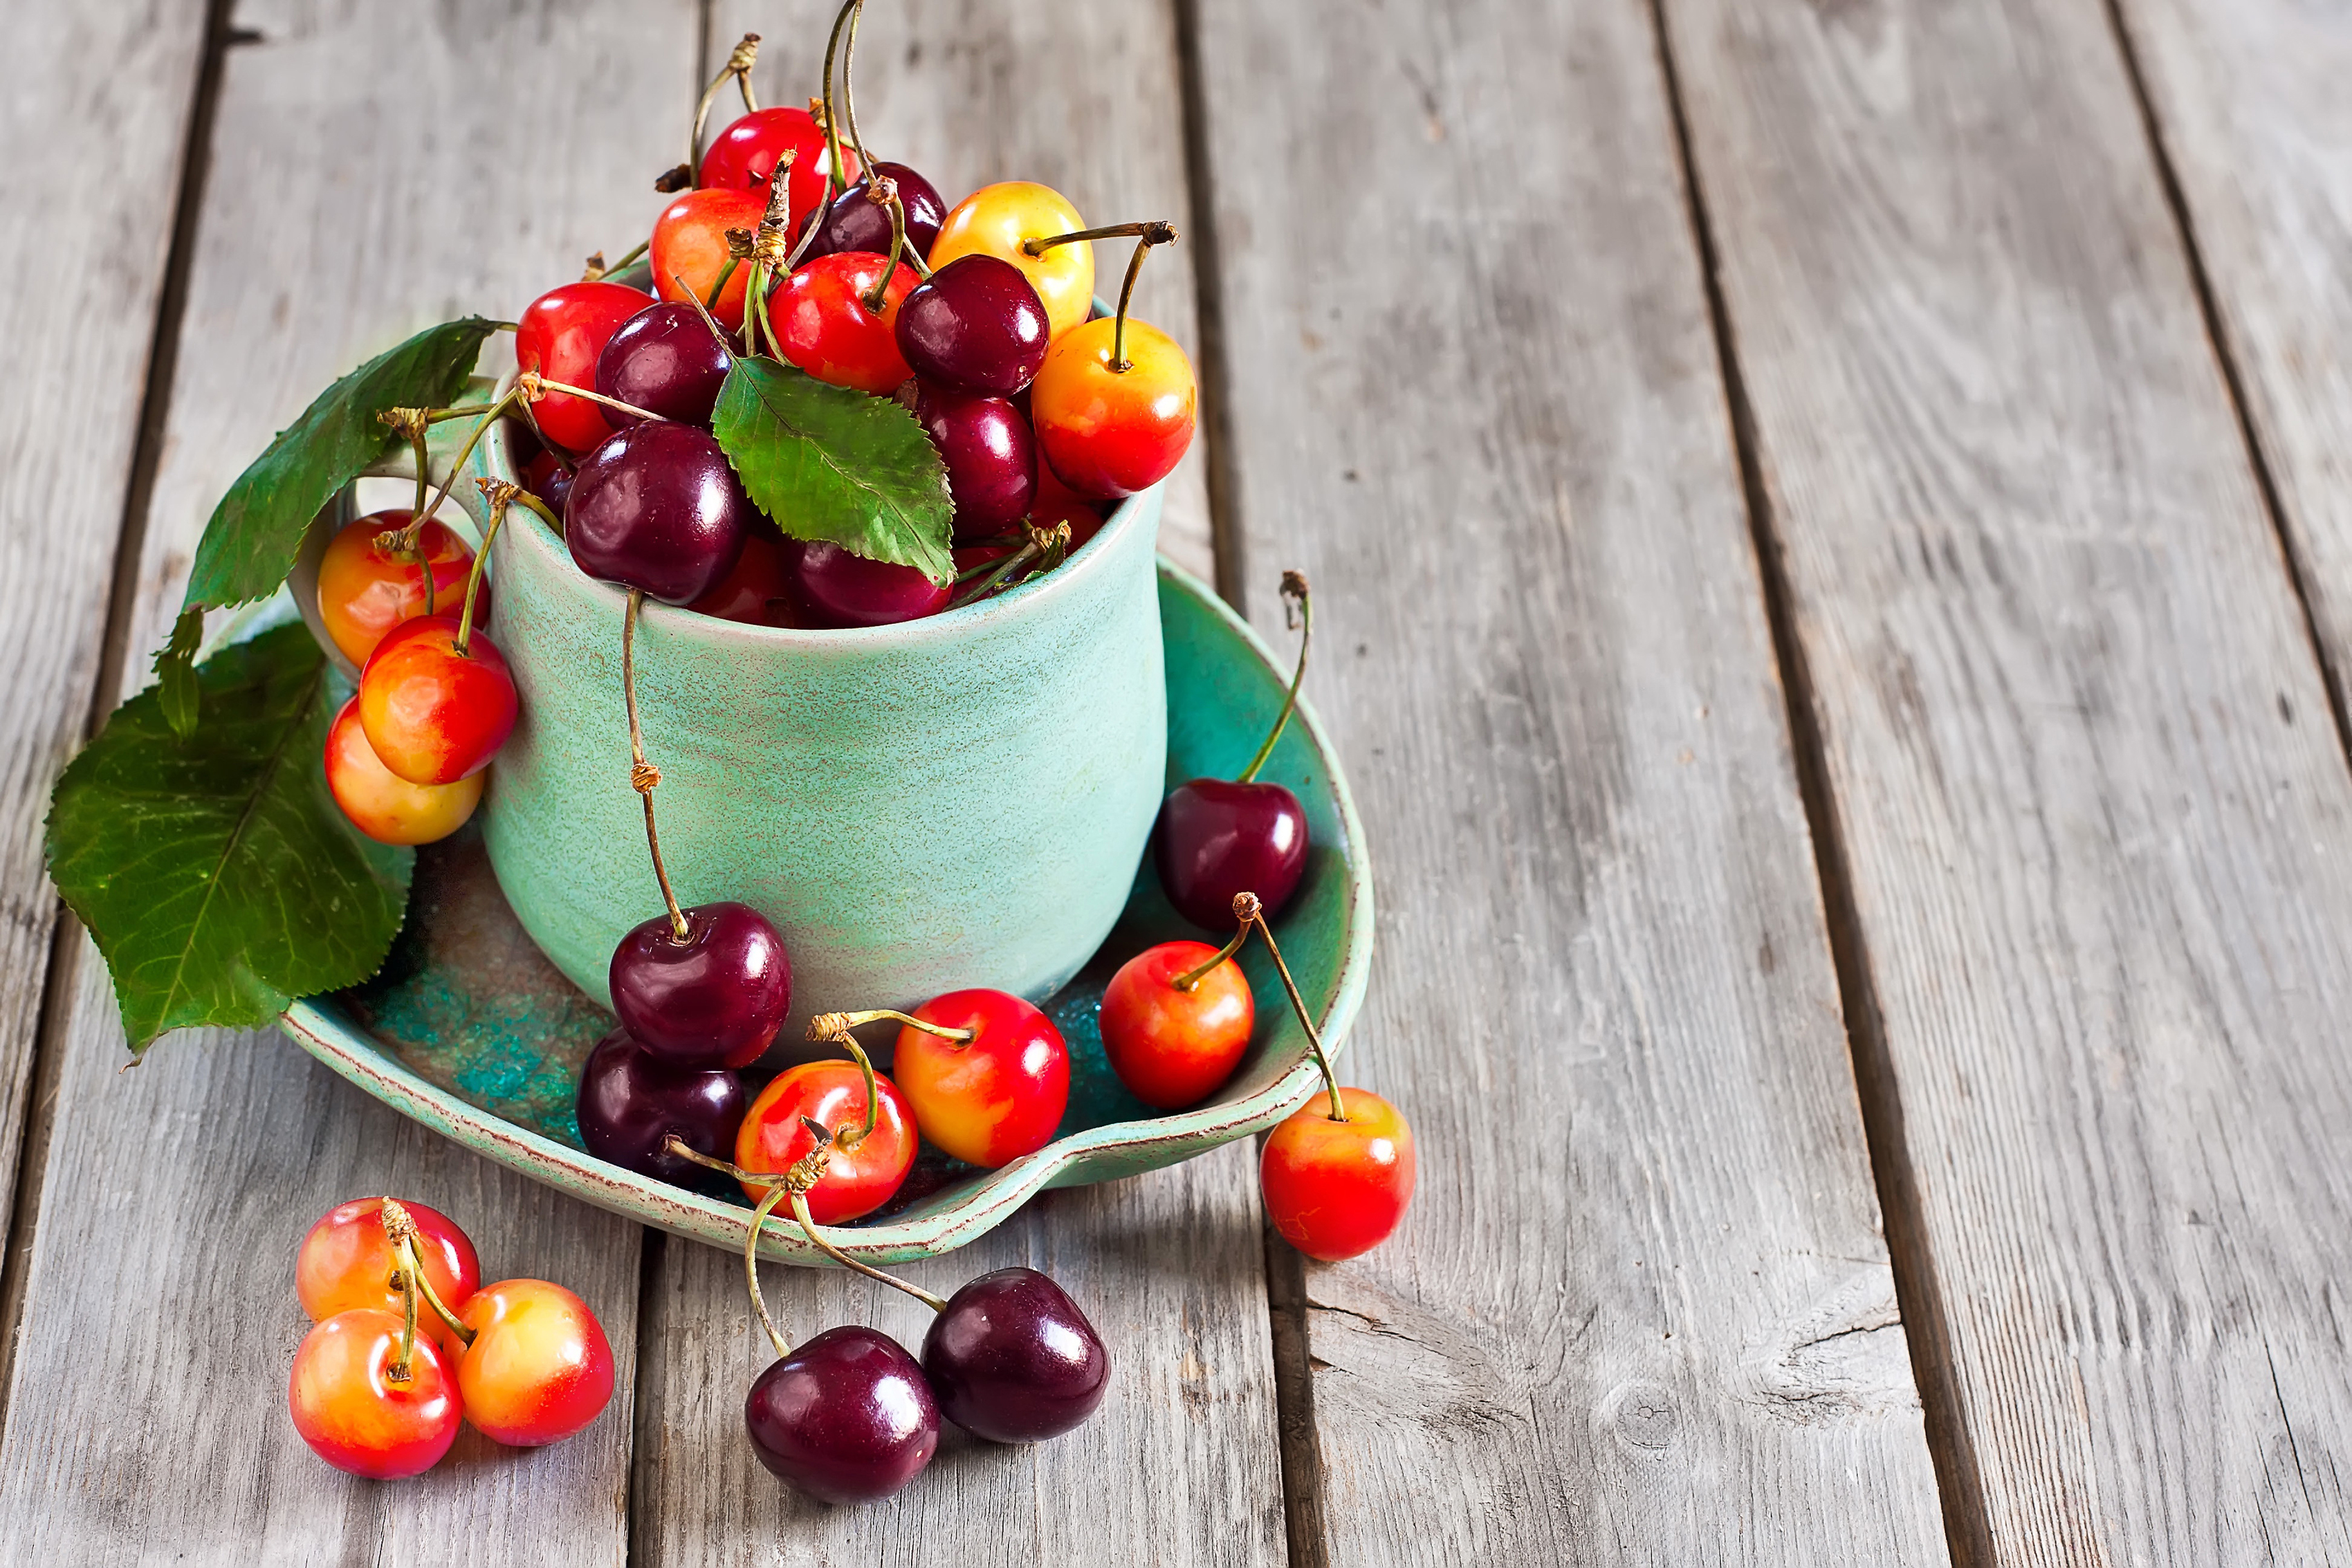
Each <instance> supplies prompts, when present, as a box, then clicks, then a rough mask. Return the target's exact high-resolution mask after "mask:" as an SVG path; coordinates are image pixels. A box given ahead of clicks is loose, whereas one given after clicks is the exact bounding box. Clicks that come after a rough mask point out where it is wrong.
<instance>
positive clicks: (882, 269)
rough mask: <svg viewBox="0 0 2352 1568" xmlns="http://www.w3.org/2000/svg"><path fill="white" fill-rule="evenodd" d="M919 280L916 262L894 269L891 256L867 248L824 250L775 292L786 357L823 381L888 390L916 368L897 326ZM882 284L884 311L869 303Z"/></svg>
mask: <svg viewBox="0 0 2352 1568" xmlns="http://www.w3.org/2000/svg"><path fill="white" fill-rule="evenodd" d="M886 275H887V281H885V277H886ZM916 281H917V279H916V277H915V273H914V269H913V268H911V267H898V268H896V269H893V268H892V267H891V266H890V263H889V261H888V259H887V258H886V257H884V256H875V255H870V254H868V253H866V252H864V251H843V252H840V253H838V254H836V255H833V256H818V257H817V258H816V259H814V261H810V262H806V263H804V264H803V265H802V266H801V267H799V268H798V269H797V270H795V271H793V273H791V274H790V275H789V276H787V277H785V278H784V280H783V282H782V284H781V285H780V286H779V287H777V288H776V290H775V291H774V292H773V293H772V294H771V295H769V297H768V325H769V328H770V329H771V330H772V331H773V332H774V334H775V338H776V346H777V347H778V348H779V349H781V350H783V355H784V358H786V359H788V360H790V361H792V362H793V363H794V364H796V365H798V366H799V367H800V368H801V369H802V370H804V371H807V372H808V373H809V374H811V375H813V376H814V377H815V378H816V379H817V380H819V381H821V382H830V383H832V384H833V385H835V386H837V387H850V388H853V389H855V390H856V391H858V392H871V393H873V394H874V395H876V396H877V397H882V396H887V395H888V394H889V393H890V392H896V391H897V390H898V383H899V382H903V381H905V380H906V379H907V378H908V376H909V375H911V374H913V373H914V372H912V371H909V370H908V368H907V361H906V360H905V359H904V358H902V357H901V356H900V355H899V352H898V338H897V336H896V334H895V332H894V330H893V329H894V328H895V326H896V325H897V322H898V306H899V302H900V301H902V300H904V299H905V298H907V296H908V294H909V293H910V292H912V291H913V289H914V287H915V285H916ZM877 286H879V287H881V288H882V291H883V292H882V306H881V308H880V309H879V310H877V309H875V308H873V306H872V304H871V303H870V301H871V299H872V297H873V294H874V290H875V288H876V287H877Z"/></svg>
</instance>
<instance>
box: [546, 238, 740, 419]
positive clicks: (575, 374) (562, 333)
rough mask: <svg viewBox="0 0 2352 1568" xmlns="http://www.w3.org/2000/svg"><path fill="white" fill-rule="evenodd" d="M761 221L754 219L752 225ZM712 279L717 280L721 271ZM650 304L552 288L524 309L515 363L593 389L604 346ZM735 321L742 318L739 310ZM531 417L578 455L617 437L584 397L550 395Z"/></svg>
mask: <svg viewBox="0 0 2352 1568" xmlns="http://www.w3.org/2000/svg"><path fill="white" fill-rule="evenodd" d="M758 216H759V215H758V214H756V213H755V214H752V221H753V222H755V223H756V222H757V221H758ZM724 243H725V242H724V241H723V240H722V241H721V247H722V252H723V247H724ZM711 276H712V277H717V276H718V269H717V268H716V267H714V268H712V269H711ZM650 303H651V301H650V300H649V299H647V298H646V295H645V294H644V292H643V291H641V290H639V289H635V288H629V287H624V286H623V285H621V284H618V283H607V282H604V281H603V280H602V279H591V280H587V281H583V282H580V283H566V284H563V285H562V286H561V287H555V288H551V289H549V290H548V291H547V292H546V293H544V294H542V295H541V296H540V297H539V298H536V299H534V300H532V301H531V302H530V305H528V306H527V307H525V308H524V309H523V313H522V316H521V319H520V320H519V321H518V322H517V323H516V326H515V363H516V364H517V365H518V366H520V368H521V369H523V370H526V371H538V372H539V373H540V374H541V375H542V376H545V377H546V378H547V379H548V380H550V381H552V382H565V383H567V384H569V385H572V386H592V385H593V384H594V383H595V379H596V356H598V355H599V354H601V353H603V352H604V344H605V343H606V342H607V341H608V340H610V339H611V338H612V336H613V333H614V330H615V329H618V328H619V327H620V325H621V323H622V322H624V321H625V320H627V319H629V318H630V317H632V316H634V315H635V314H636V313H637V312H638V311H640V310H642V309H644V308H646V306H647V305H648V304H650ZM736 319H737V320H739V321H740V320H741V319H742V316H741V313H740V306H739V307H738V313H737V316H736ZM530 412H531V417H532V418H533V419H535V420H537V421H538V422H539V428H540V429H541V431H542V432H544V433H545V434H546V435H547V438H548V439H549V440H551V441H553V442H555V443H557V444H560V445H562V446H567V447H569V448H571V449H572V451H574V452H585V451H587V450H588V449H589V448H590V447H592V446H593V445H595V444H597V443H598V442H600V441H602V440H604V437H606V436H607V435H610V434H612V433H613V426H612V425H611V423H608V422H607V420H606V419H605V416H604V410H603V409H601V408H599V407H597V406H596V405H595V404H594V403H593V402H589V401H588V400H587V399H585V398H577V397H569V396H566V395H564V394H562V393H561V392H556V393H551V394H550V395H549V396H547V397H546V398H544V399H542V400H541V402H539V403H537V404H536V405H535V406H534V407H533V408H532V409H531V411H530Z"/></svg>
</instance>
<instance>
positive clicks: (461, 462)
mask: <svg viewBox="0 0 2352 1568" xmlns="http://www.w3.org/2000/svg"><path fill="white" fill-rule="evenodd" d="M538 381H539V378H538V376H536V375H534V374H532V373H531V372H530V371H524V372H523V374H522V376H521V379H520V380H519V381H517V382H515V384H514V385H513V386H512V387H510V388H509V389H508V392H507V395H506V396H504V397H502V398H500V399H499V401H498V402H494V403H491V404H490V405H489V406H488V407H487V408H485V409H483V410H482V417H481V418H480V420H479V421H478V422H477V423H475V425H474V428H473V429H472V430H470V431H468V432H467V434H466V444H465V445H463V446H460V447H459V448H457V460H456V461H455V462H453V463H451V464H450V465H449V477H447V478H446V479H444V480H443V481H442V482H441V494H440V495H439V496H438V497H436V498H435V500H434V502H433V505H432V506H430V507H419V508H417V512H416V516H415V517H413V518H411V519H410V521H409V525H408V527H409V531H410V539H409V548H410V549H415V548H416V546H415V536H416V535H418V534H420V533H422V532H423V530H424V528H425V518H427V517H431V516H432V515H433V514H434V513H436V512H437V511H439V510H440V509H441V503H442V502H443V501H446V500H447V499H448V498H449V491H450V488H451V486H455V485H456V484H457V476H458V475H460V474H462V473H464V472H465V471H466V461H467V459H468V458H470V457H471V456H473V455H474V448H475V447H477V446H479V445H480V444H482V436H483V434H485V433H486V432H488V429H489V428H490V425H491V423H492V422H494V421H495V420H496V419H497V418H498V417H499V415H500V414H502V413H506V411H507V410H508V409H509V408H512V407H513V406H514V405H515V403H516V402H518V401H520V402H522V405H523V411H524V413H526V414H528V413H530V400H529V399H526V398H525V397H524V396H523V388H524V383H525V382H530V383H532V384H536V383H537V382H538ZM562 390H563V391H565V392H570V391H571V390H572V389H571V388H570V387H565V388H563V389H562ZM536 396H538V394H537V393H536V392H533V393H532V394H531V397H534V398H535V397H536ZM646 417H647V418H651V417H652V415H650V414H648V415H646ZM531 428H532V429H533V430H537V429H538V428H539V425H538V423H537V422H536V421H534V422H533V423H532V424H531ZM425 468H426V465H425V447H424V444H423V443H421V442H420V443H419V444H417V449H416V487H417V489H418V491H419V492H420V493H421V492H422V491H423V490H424V488H425ZM432 583H433V574H432V573H431V572H429V571H428V572H426V573H425V593H426V594H427V595H428V597H427V598H426V600H425V604H426V606H427V609H426V613H427V614H430V613H431V608H430V607H431V605H432V602H433V601H432V600H431V598H430V597H429V596H430V595H431V593H432V591H433V588H432Z"/></svg>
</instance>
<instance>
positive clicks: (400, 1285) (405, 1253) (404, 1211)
mask: <svg viewBox="0 0 2352 1568" xmlns="http://www.w3.org/2000/svg"><path fill="white" fill-rule="evenodd" d="M377 1217H378V1218H380V1219H381V1220H382V1221H383V1234H384V1239H385V1240H387V1241H390V1242H391V1243H392V1251H393V1257H394V1259H395V1260H397V1261H398V1262H399V1265H400V1267H399V1268H398V1269H397V1270H394V1274H393V1277H392V1284H393V1288H394V1290H397V1291H399V1292H400V1294H401V1324H400V1354H399V1355H398V1356H397V1357H396V1358H394V1361H393V1364H392V1365H391V1366H389V1367H388V1368H386V1369H385V1373H384V1375H386V1376H387V1377H389V1378H391V1379H392V1381H393V1382H394V1383H405V1382H407V1381H408V1380H409V1378H410V1376H411V1375H412V1363H413V1362H414V1360H415V1355H416V1301H417V1298H418V1297H419V1296H420V1295H421V1296H422V1297H423V1298H424V1300H425V1304H426V1305H427V1306H429V1307H431V1308H432V1309H433V1312H434V1314H435V1315H436V1316H437V1317H438V1318H439V1319H440V1320H441V1321H442V1322H445V1323H446V1324H448V1325H449V1332H450V1333H454V1334H456V1335H457V1338H458V1339H459V1341H460V1342H462V1343H466V1344H471V1343H474V1331H473V1330H472V1329H469V1328H467V1326H466V1325H465V1323H464V1322H462V1321H460V1320H459V1318H458V1316H457V1313H455V1312H451V1311H450V1310H449V1305H448V1303H447V1302H446V1301H443V1300H442V1299H441V1293H440V1292H439V1291H436V1290H435V1289H434V1288H433V1281H432V1280H431V1279H430V1278H428V1277H427V1276H426V1274H425V1256H424V1254H423V1253H421V1252H419V1251H418V1250H417V1247H416V1218H415V1216H414V1215H412V1214H410V1213H409V1212H408V1207H407V1206H406V1205H405V1204H403V1203H402V1202H401V1201H400V1200H399V1199H398V1198H395V1197H387V1198H385V1199H384V1200H383V1205H382V1207H380V1208H379V1209H378V1211H377Z"/></svg>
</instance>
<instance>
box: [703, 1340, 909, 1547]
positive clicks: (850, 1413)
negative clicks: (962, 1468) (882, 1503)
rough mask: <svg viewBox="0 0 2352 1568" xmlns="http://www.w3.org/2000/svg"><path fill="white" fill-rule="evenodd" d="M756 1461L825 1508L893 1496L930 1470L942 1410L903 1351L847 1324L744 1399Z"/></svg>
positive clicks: (798, 1350) (798, 1351) (780, 1365)
mask: <svg viewBox="0 0 2352 1568" xmlns="http://www.w3.org/2000/svg"><path fill="white" fill-rule="evenodd" d="M743 1427H744V1429H745V1430H746V1431H748V1432H749V1433H750V1434H751V1448H752V1450H753V1451H754V1452H756V1453H757V1454H758V1455H759V1456H760V1462H761V1464H763V1465H765V1466H767V1467H768V1469H770V1470H771V1471H772V1472H773V1473H774V1474H776V1475H779V1476H782V1478H783V1479H786V1480H788V1481H790V1482H791V1483H792V1484H793V1486H795V1487H798V1488H799V1489H800V1490H802V1491H804V1492H806V1493H807V1494H808V1495H809V1496H811V1497H813V1498H814V1499H816V1500H818V1501H820V1502H835V1503H839V1502H871V1501H873V1500H876V1499H877V1498H886V1497H888V1496H889V1495H890V1494H891V1493H892V1492H895V1491H897V1490H898V1489H899V1488H900V1487H903V1486H905V1485H906V1484H907V1483H908V1481H910V1480H913V1479H915V1477H916V1476H917V1475H918V1474H919V1473H920V1472H921V1470H922V1469H923V1467H924V1466H925V1465H928V1464H929V1463H930V1462H931V1455H932V1453H933V1452H934V1451H935V1450H936V1449H937V1448H939V1446H940V1407H939V1404H938V1402H937V1401H935V1400H934V1399H933V1398H932V1397H931V1387H930V1385H929V1383H927V1382H926V1381H924V1378H923V1369H922V1368H921V1367H919V1366H918V1365H916V1364H915V1358H914V1357H913V1356H911V1355H908V1354H907V1352H906V1349H905V1347H903V1346H902V1345H900V1344H899V1343H898V1341H897V1340H894V1339H892V1338H891V1337H890V1336H889V1335H887V1334H886V1333H877V1331H875V1330H873V1329H869V1328H865V1327H861V1326H859V1325H856V1324H849V1325H845V1326H844V1327H841V1328H834V1329H827V1330H825V1331H824V1333H821V1334H818V1335H817V1336H816V1337H815V1338H814V1339H811V1340H808V1341H806V1342H804V1343H802V1344H799V1345H796V1346H794V1347H793V1350H792V1351H791V1352H789V1353H788V1354H786V1355H784V1357H783V1358H782V1360H780V1361H777V1362H775V1363H774V1364H772V1365H771V1366H770V1367H769V1368H768V1370H767V1371H765V1372H763V1373H761V1374H760V1375H759V1378H758V1380H757V1381H756V1382H754V1383H753V1384H752V1385H751V1393H750V1394H749V1395H748V1396H745V1398H744V1400H743Z"/></svg>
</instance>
